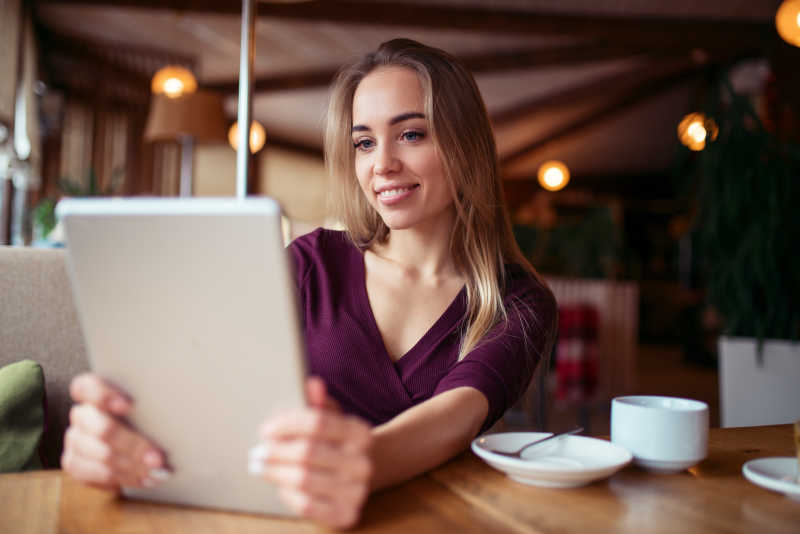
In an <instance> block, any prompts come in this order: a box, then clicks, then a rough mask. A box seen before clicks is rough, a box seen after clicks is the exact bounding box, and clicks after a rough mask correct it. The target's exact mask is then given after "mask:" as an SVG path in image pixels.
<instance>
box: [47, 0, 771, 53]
mask: <svg viewBox="0 0 800 534" xmlns="http://www.w3.org/2000/svg"><path fill="white" fill-rule="evenodd" d="M38 3H39V4H50V3H58V4H76V5H78V4H83V5H97V6H105V7H132V8H142V9H168V10H172V11H179V12H198V13H216V14H231V15H238V14H239V13H240V12H241V3H240V2H219V1H215V0H38ZM258 16H260V17H269V18H279V19H287V20H300V21H304V22H338V23H342V24H360V25H369V26H393V27H406V28H431V29H446V30H464V31H477V32H490V33H502V34H528V35H559V36H564V35H573V36H582V37H586V38H592V39H601V40H603V41H606V42H609V43H617V44H628V45H631V44H638V45H642V44H650V45H655V46H663V47H669V46H674V45H679V44H682V45H684V46H696V47H721V48H724V47H730V46H736V47H741V46H753V45H761V44H762V43H764V42H767V41H770V40H774V39H775V36H774V34H775V31H774V28H773V24H772V21H760V20H759V21H753V20H739V19H736V20H718V19H705V18H683V19H682V18H674V17H673V18H668V17H654V16H620V15H610V14H592V15H586V14H560V13H553V12H548V11H543V10H514V9H502V8H500V9H498V8H485V7H472V6H470V7H462V6H449V5H430V4H428V5H423V4H417V3H413V4H411V3H406V2H399V1H396V2H381V3H374V2H368V1H364V0H361V1H352V0H337V1H324V2H303V3H259V5H258Z"/></svg>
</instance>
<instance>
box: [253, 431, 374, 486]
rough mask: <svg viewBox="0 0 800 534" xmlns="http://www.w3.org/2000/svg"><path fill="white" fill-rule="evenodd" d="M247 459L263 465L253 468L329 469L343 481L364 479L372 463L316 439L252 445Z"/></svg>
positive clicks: (259, 469)
mask: <svg viewBox="0 0 800 534" xmlns="http://www.w3.org/2000/svg"><path fill="white" fill-rule="evenodd" d="M250 460H251V463H253V462H261V463H262V464H263V465H262V466H261V467H260V468H259V467H254V470H255V471H263V470H265V469H266V466H267V465H280V464H290V465H297V466H301V467H303V468H306V469H322V470H327V471H330V472H331V473H332V474H333V475H334V476H335V477H336V478H337V479H338V480H340V481H343V482H347V481H366V480H369V478H370V477H371V476H372V464H371V462H370V461H369V459H368V458H367V457H366V456H365V455H364V454H363V453H353V452H351V451H349V450H347V449H345V448H342V447H333V446H331V445H329V444H328V443H326V442H320V441H309V440H289V441H272V442H270V443H269V444H261V445H260V446H258V447H254V449H253V451H252V452H251V456H250Z"/></svg>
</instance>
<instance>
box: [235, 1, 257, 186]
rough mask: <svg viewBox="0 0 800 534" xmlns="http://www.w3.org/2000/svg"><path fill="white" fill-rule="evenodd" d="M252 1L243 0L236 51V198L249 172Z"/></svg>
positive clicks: (253, 20)
mask: <svg viewBox="0 0 800 534" xmlns="http://www.w3.org/2000/svg"><path fill="white" fill-rule="evenodd" d="M255 11H256V6H255V0H242V44H241V48H240V53H239V113H238V122H239V147H238V149H237V150H236V197H237V198H245V197H246V196H247V177H248V176H249V174H250V172H249V171H250V169H249V164H250V122H251V121H252V118H253V102H252V97H253V76H252V72H253V59H254V58H255V53H256V43H255V40H254V38H253V36H254V33H255V20H256V19H255Z"/></svg>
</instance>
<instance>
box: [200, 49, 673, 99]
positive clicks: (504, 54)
mask: <svg viewBox="0 0 800 534" xmlns="http://www.w3.org/2000/svg"><path fill="white" fill-rule="evenodd" d="M645 51H646V50H644V49H639V48H634V47H628V46H603V45H594V44H580V45H570V46H557V47H540V48H523V49H518V50H500V51H492V52H482V53H479V54H472V55H468V56H463V57H460V58H459V59H460V60H461V62H462V63H463V64H464V66H465V67H467V69H469V70H470V72H472V73H475V74H477V73H500V72H506V71H513V70H525V69H533V68H544V67H551V66H566V65H576V64H581V63H590V62H596V61H611V60H615V59H623V58H629V57H634V56H637V55H642V54H643V53H645ZM654 53H656V54H658V53H659V52H658V51H655V52H654ZM337 70H338V67H337V68H324V69H318V70H311V71H305V72H289V73H281V74H274V75H270V76H258V77H256V79H255V80H254V81H253V92H255V93H266V92H270V91H286V90H291V89H311V88H317V87H326V86H328V85H330V83H331V81H332V80H333V77H334V76H335V75H336V71H337ZM203 87H206V88H208V89H213V90H216V91H220V92H222V93H225V94H229V95H235V94H236V93H237V92H238V90H239V82H238V81H237V80H226V81H218V82H211V83H204V84H203Z"/></svg>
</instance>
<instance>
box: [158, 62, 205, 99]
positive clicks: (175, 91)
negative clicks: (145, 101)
mask: <svg viewBox="0 0 800 534" xmlns="http://www.w3.org/2000/svg"><path fill="white" fill-rule="evenodd" d="M150 89H151V90H152V91H153V93H155V94H157V95H158V94H162V93H163V94H165V95H167V96H168V97H169V98H178V97H179V96H182V95H185V94H189V93H194V92H195V91H196V90H197V80H195V78H194V75H193V74H192V73H191V72H190V71H189V70H188V69H185V68H183V67H179V66H177V65H169V66H167V67H164V68H161V69H159V70H158V71H157V72H156V73H155V75H153V81H152V82H151V83H150Z"/></svg>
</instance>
